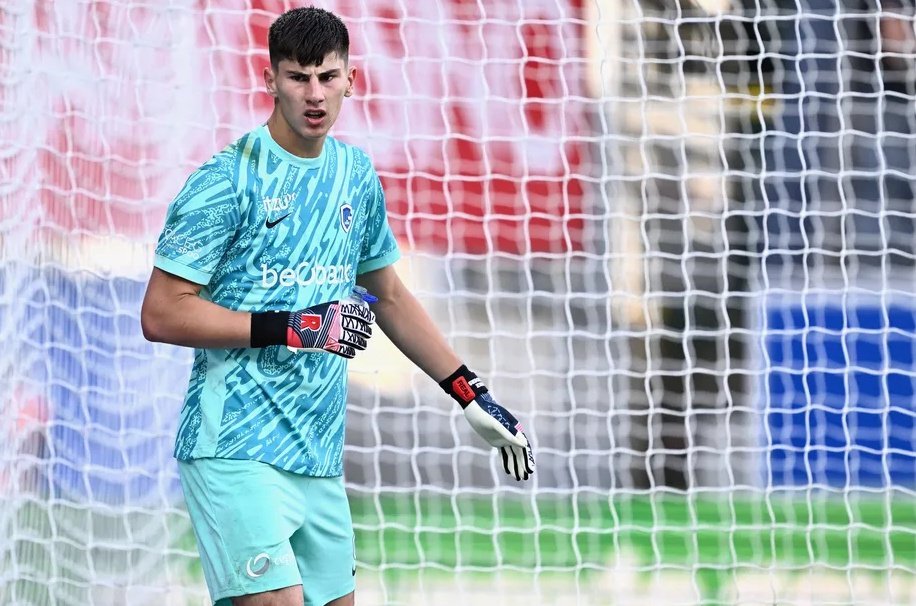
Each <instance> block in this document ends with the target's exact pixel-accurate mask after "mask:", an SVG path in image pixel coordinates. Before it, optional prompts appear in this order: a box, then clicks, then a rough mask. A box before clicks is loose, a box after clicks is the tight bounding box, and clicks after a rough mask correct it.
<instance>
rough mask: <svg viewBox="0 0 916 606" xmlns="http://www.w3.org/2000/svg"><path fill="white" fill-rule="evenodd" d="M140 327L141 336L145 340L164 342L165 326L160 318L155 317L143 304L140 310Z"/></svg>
mask: <svg viewBox="0 0 916 606" xmlns="http://www.w3.org/2000/svg"><path fill="white" fill-rule="evenodd" d="M140 329H141V330H142V331H143V338H144V339H146V340H147V341H150V342H151V343H164V342H165V326H164V325H163V322H162V318H160V317H157V315H156V314H155V313H153V312H152V311H150V310H149V308H148V307H146V306H145V305H144V306H143V308H142V309H141V310H140Z"/></svg>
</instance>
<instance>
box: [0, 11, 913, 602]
mask: <svg viewBox="0 0 916 606" xmlns="http://www.w3.org/2000/svg"><path fill="white" fill-rule="evenodd" d="M294 4H296V5H298V3H292V2H282V1H279V0H276V1H274V0H244V1H238V2H236V1H229V0H225V1H222V0H170V1H169V2H142V1H140V0H109V1H104V2H103V1H90V0H79V1H73V2H53V1H51V0H5V1H4V2H3V3H2V6H0V142H2V145H0V150H2V151H0V175H2V178H0V338H2V339H0V343H2V346H0V403H2V406H0V410H2V414H0V500H2V507H0V602H2V603H3V604H10V605H17V606H18V605H26V604H29V605H32V604H36V605H38V604H40V605H46V604H51V605H70V604H80V605H88V604H94V605H107V604H122V603H129V604H194V605H199V604H205V603H208V601H207V600H208V596H207V592H206V588H205V586H204V583H203V575H202V572H201V567H200V563H199V559H198V556H197V550H196V544H195V540H194V536H193V533H192V531H191V528H190V525H189V522H188V517H187V513H186V511H185V507H184V502H183V499H182V496H181V492H180V487H179V484H178V481H177V475H176V467H175V462H174V460H173V459H172V446H173V440H174V432H175V429H176V424H177V419H178V414H179V411H180V408H181V404H182V398H183V395H184V390H185V387H186V385H187V380H188V376H189V373H190V363H191V356H190V352H189V351H187V350H185V349H181V348H176V347H171V346H165V345H152V344H150V343H148V342H146V341H145V340H144V339H143V337H142V335H141V331H140V324H139V308H140V302H141V300H142V297H143V292H144V288H145V282H146V279H147V277H148V275H149V271H150V268H151V262H152V248H153V246H154V243H155V241H156V238H157V236H158V233H159V230H160V229H161V226H162V222H163V218H164V214H165V209H166V207H167V205H168V203H169V202H170V201H171V199H172V197H173V196H174V195H175V193H176V192H177V191H178V189H179V188H180V186H181V184H182V183H183V182H184V180H185V178H186V176H187V174H188V173H189V172H190V171H191V170H193V169H194V168H196V167H197V166H198V165H200V164H201V163H202V162H204V161H206V160H207V159H208V158H209V157H210V156H211V155H212V154H213V153H215V152H216V151H218V150H219V149H221V148H222V147H224V146H225V145H227V144H228V143H230V142H231V141H233V140H234V139H235V138H237V137H238V136H240V135H241V134H243V133H244V132H246V131H248V130H250V129H251V128H253V127H254V126H256V125H257V124H259V123H260V122H262V121H263V120H264V119H265V118H266V116H267V115H268V114H269V112H270V110H271V103H270V98H269V97H268V96H267V95H266V94H265V93H264V91H263V79H262V75H261V73H262V70H263V68H264V66H265V65H267V63H268V61H267V52H266V34H267V28H268V27H269V25H270V23H271V22H272V20H273V19H274V18H275V17H276V16H277V15H279V14H280V13H281V12H282V11H283V10H285V9H288V8H291V7H292V6H293V5H294ZM318 4H320V5H321V6H322V7H324V8H328V9H330V10H333V11H335V12H337V13H338V14H340V15H341V16H342V18H344V20H345V21H346V22H347V24H348V26H349V27H350V33H351V55H350V60H351V62H352V64H353V65H355V66H356V67H357V69H358V76H357V81H356V87H355V88H356V94H355V95H354V96H353V97H352V98H350V99H348V100H347V102H346V103H345V106H344V110H343V112H342V114H341V117H340V119H339V122H338V124H337V126H335V130H334V134H335V136H337V137H339V138H341V139H342V140H345V141H347V142H350V143H354V144H356V145H359V146H361V147H363V148H364V149H366V151H367V152H368V153H369V154H370V155H371V156H372V158H373V159H374V161H375V163H376V165H377V167H378V169H379V172H380V175H381V177H382V180H383V183H384V186H385V190H386V193H387V199H388V207H389V212H390V217H391V221H392V227H393V228H394V230H395V232H396V235H397V236H398V238H399V240H400V243H401V247H402V250H403V252H404V259H403V260H402V261H401V262H400V263H399V265H398V271H399V272H400V274H401V275H402V277H403V279H404V280H405V282H407V283H408V284H409V285H411V287H412V289H413V291H414V292H415V293H416V294H417V296H418V297H419V299H420V300H421V301H422V302H423V303H424V305H425V306H426V307H427V309H428V310H429V311H430V313H431V314H432V315H433V317H434V318H435V319H436V321H437V323H438V324H439V326H441V328H442V329H443V331H444V332H445V333H446V335H447V336H448V338H449V340H450V342H451V343H452V344H453V345H454V347H455V348H456V349H457V350H458V352H459V353H460V355H461V356H462V358H464V359H466V360H467V362H468V364H469V366H471V367H472V368H474V369H475V370H476V371H477V372H478V374H480V375H481V376H482V377H483V378H484V379H485V380H486V381H487V383H488V385H489V386H490V388H491V390H492V392H493V393H494V395H495V396H496V397H497V398H498V399H499V401H500V402H502V403H504V404H505V405H506V406H507V407H508V408H509V409H511V410H513V411H516V412H517V413H518V416H519V417H520V418H521V419H522V420H523V422H524V423H525V425H526V431H527V432H528V435H529V436H530V437H531V439H532V441H533V443H534V444H535V453H536V457H537V463H538V467H537V473H536V474H535V476H534V478H533V480H532V481H530V482H528V483H516V482H514V481H510V480H508V479H507V478H506V477H504V474H502V472H501V471H500V469H499V465H500V463H499V461H498V460H497V457H496V456H495V455H494V453H493V452H492V451H491V450H490V449H488V448H487V447H486V446H485V444H483V443H482V442H481V440H480V439H479V438H478V437H477V436H476V435H475V434H474V433H473V431H472V430H471V429H470V428H469V427H468V426H467V424H466V423H465V422H464V420H463V419H462V418H461V414H460V411H459V410H457V408H456V407H455V406H454V405H453V403H451V401H450V400H449V399H448V398H447V397H446V396H445V395H444V394H442V393H441V391H440V390H439V389H438V387H437V386H436V385H435V384H434V383H433V382H432V381H431V380H430V379H429V378H427V377H425V376H424V375H422V373H420V372H419V371H418V370H417V369H415V368H414V367H413V366H411V365H410V364H409V363H408V362H407V361H406V360H405V359H404V358H403V356H401V355H400V354H399V353H398V352H397V351H396V350H395V349H394V347H393V345H391V344H390V343H389V342H387V341H386V340H385V339H384V338H383V337H382V336H379V337H375V338H373V343H372V344H371V346H370V349H369V351H367V352H366V353H365V355H362V356H360V357H358V358H357V359H356V360H355V361H354V362H353V364H352V365H351V367H350V370H351V372H350V378H351V387H350V400H349V402H348V421H347V423H348V430H347V450H346V454H345V470H346V471H345V473H346V483H347V489H348V494H349V497H350V502H351V509H352V513H353V518H354V525H355V529H356V536H357V559H358V571H357V587H358V589H357V602H358V603H360V604H372V605H374V604H392V605H393V604H432V603H436V604H461V603H470V601H471V600H474V601H475V602H480V601H481V600H483V603H486V604H517V603H519V602H520V601H524V603H528V604H544V605H558V606H562V605H567V604H577V605H598V604H601V605H604V604H645V603H656V604H702V603H705V604H722V603H741V604H750V603H761V604H763V603H765V604H772V603H810V604H831V603H844V604H845V603H855V604H870V603H873V604H905V603H914V602H916V581H914V573H916V550H914V549H913V544H914V543H916V536H914V528H916V505H914V503H916V499H914V497H916V494H914V489H916V454H914V453H916V426H914V420H916V361H914V360H916V303H914V300H913V296H912V293H913V292H914V288H916V254H914V253H916V233H914V224H916V210H914V209H916V198H914V192H916V190H914V186H916V183H914V176H913V175H914V174H916V76H914V74H916V35H914V6H913V4H912V2H910V1H908V0H844V1H842V2H841V1H839V0H524V1H523V0H494V1H490V2H475V1H472V0H435V1H429V2H405V1H402V0H371V1H369V0H364V1H356V0H328V1H326V2H321V3H318Z"/></svg>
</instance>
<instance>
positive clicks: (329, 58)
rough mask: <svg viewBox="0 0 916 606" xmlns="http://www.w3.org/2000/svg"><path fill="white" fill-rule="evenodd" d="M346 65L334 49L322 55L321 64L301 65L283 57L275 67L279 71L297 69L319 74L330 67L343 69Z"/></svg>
mask: <svg viewBox="0 0 916 606" xmlns="http://www.w3.org/2000/svg"><path fill="white" fill-rule="evenodd" d="M346 66H347V62H346V61H345V60H344V58H343V57H341V56H340V55H338V54H337V52H336V51H334V52H330V53H328V54H327V55H325V56H324V60H322V62H321V65H303V64H301V63H299V62H298V61H296V60H295V59H283V60H281V61H280V62H279V63H278V64H277V68H278V69H279V70H280V71H287V70H291V71H297V72H304V73H306V74H312V73H316V74H320V73H321V72H326V71H329V70H332V69H341V70H342V69H344V68H345V67H346Z"/></svg>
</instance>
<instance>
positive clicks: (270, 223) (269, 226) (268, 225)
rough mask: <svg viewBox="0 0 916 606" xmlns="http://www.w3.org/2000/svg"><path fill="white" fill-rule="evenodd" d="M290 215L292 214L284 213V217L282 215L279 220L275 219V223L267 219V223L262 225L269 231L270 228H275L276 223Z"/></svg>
mask: <svg viewBox="0 0 916 606" xmlns="http://www.w3.org/2000/svg"><path fill="white" fill-rule="evenodd" d="M291 214H292V213H286V214H285V215H283V216H282V217H280V218H279V219H277V220H276V221H271V220H270V219H268V220H267V222H266V223H265V224H264V225H266V226H267V229H270V228H271V227H275V226H276V225H277V223H279V222H280V221H282V220H283V219H285V218H286V217H288V216H290V215H291Z"/></svg>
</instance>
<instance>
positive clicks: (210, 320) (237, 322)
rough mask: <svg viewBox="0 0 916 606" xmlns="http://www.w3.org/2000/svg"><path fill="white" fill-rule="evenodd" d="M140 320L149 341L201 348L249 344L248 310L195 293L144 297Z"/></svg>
mask: <svg viewBox="0 0 916 606" xmlns="http://www.w3.org/2000/svg"><path fill="white" fill-rule="evenodd" d="M141 320H142V325H143V334H144V336H145V337H146V338H147V339H149V340H150V341H157V342H161V343H170V344H172V345H181V346H184V347H197V348H201V349H210V348H235V347H250V346H251V314H249V313H247V312H240V311H232V310H231V309H227V308H225V307H222V306H220V305H217V304H216V303H213V302H211V301H207V300H206V299H202V298H201V297H200V296H199V295H196V294H191V293H188V294H184V295H181V296H179V297H177V298H174V299H171V300H168V301H156V300H155V298H154V297H147V299H145V300H144V302H143V309H142V311H141Z"/></svg>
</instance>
